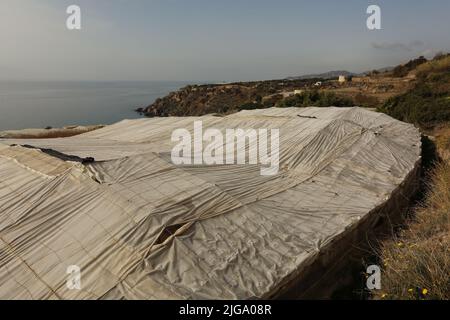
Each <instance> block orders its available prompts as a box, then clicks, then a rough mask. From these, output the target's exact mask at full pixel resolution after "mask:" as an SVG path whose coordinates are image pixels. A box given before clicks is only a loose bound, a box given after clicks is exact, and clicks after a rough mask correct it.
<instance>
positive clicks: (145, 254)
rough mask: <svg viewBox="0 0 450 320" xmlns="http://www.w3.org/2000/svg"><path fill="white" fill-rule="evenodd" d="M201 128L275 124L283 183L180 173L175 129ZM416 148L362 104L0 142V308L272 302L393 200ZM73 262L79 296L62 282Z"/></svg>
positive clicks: (239, 174) (396, 126) (243, 173)
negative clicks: (54, 302) (41, 302)
mask: <svg viewBox="0 0 450 320" xmlns="http://www.w3.org/2000/svg"><path fill="white" fill-rule="evenodd" d="M299 115H300V116H299ZM196 120H201V121H203V126H204V127H205V128H208V127H213V128H217V129H223V130H224V129H227V128H244V129H245V128H248V129H250V128H254V129H258V128H268V129H270V128H279V129H280V170H279V173H278V174H277V175H275V176H268V177H264V176H261V175H260V170H259V167H258V165H217V166H183V167H177V166H175V165H173V164H172V163H171V161H170V151H171V149H172V147H173V146H174V143H173V142H171V134H172V132H173V130H174V129H177V128H186V129H188V130H191V131H192V129H193V122H194V121H196ZM25 145H29V146H33V147H35V148H42V149H52V150H55V151H57V152H60V153H63V154H65V155H70V156H77V157H81V158H86V157H93V158H95V162H93V163H89V164H81V163H79V162H71V161H64V160H61V159H60V158H58V157H55V156H54V155H51V154H47V153H44V152H42V151H40V150H37V149H31V148H29V147H24V146H25ZM420 149H421V142H420V133H419V131H418V130H417V129H416V128H414V127H413V126H412V125H409V124H405V123H402V122H399V121H397V120H394V119H392V118H390V117H388V116H386V115H384V114H381V113H375V112H371V111H368V110H365V109H361V108H303V109H298V108H288V109H278V108H272V109H264V110H253V111H242V112H239V113H237V114H232V115H229V116H225V117H215V116H204V117H184V118H153V119H140V120H125V121H122V122H119V123H117V124H114V125H111V126H108V127H105V128H103V129H99V130H96V131H93V132H89V133H86V134H82V135H79V136H75V137H70V138H60V139H44V140H0V298H3V299H5V298H6V299H19V298H21V299H99V298H104V299H177V298H179V299H210V298H212V299H237V298H238V299H247V298H260V297H266V296H267V295H268V294H269V293H271V292H274V291H276V290H277V288H278V287H279V286H280V284H281V283H282V282H283V280H284V279H286V278H287V277H289V276H291V275H292V274H296V273H298V272H300V271H301V270H302V268H303V267H304V265H305V264H306V263H310V262H311V260H314V258H315V257H316V256H317V253H318V252H319V251H320V250H321V248H323V246H325V245H326V244H328V243H330V241H332V240H333V239H335V238H336V237H338V236H339V235H342V234H343V233H345V232H346V230H347V229H348V228H350V227H355V225H356V226H357V224H358V223H359V221H360V219H361V218H363V217H365V216H366V215H368V214H370V212H371V211H372V210H373V209H374V208H375V207H377V206H380V205H382V204H383V203H384V202H386V201H387V200H388V199H389V197H390V195H391V194H392V192H393V191H394V190H395V189H396V188H398V187H399V185H400V184H401V183H402V182H403V181H404V180H405V178H406V177H407V175H408V174H410V173H411V172H412V171H413V170H414V168H415V166H416V164H417V163H418V162H419V160H420ZM71 265H76V266H79V267H80V269H81V290H70V289H69V288H68V287H67V286H66V282H67V279H68V277H69V275H68V274H67V273H66V271H67V268H68V267H69V266H71Z"/></svg>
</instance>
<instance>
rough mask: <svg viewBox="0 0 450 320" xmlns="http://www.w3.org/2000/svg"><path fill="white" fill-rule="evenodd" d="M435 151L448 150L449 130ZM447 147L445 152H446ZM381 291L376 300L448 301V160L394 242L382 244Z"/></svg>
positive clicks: (438, 168) (445, 129)
mask: <svg viewBox="0 0 450 320" xmlns="http://www.w3.org/2000/svg"><path fill="white" fill-rule="evenodd" d="M437 132H438V135H437V138H436V144H437V146H438V148H440V149H441V151H442V148H444V149H445V150H444V151H446V152H447V151H449V150H450V127H449V126H446V127H443V128H440V129H439V130H438V131H437ZM447 148H448V149H447ZM379 255H380V259H382V261H383V264H384V266H383V273H382V290H381V291H380V292H379V293H377V294H376V295H375V298H376V299H439V300H441V299H445V300H448V299H450V160H449V159H447V160H444V161H442V163H440V164H438V165H437V166H436V168H435V169H434V171H433V173H432V175H431V178H430V182H429V185H428V193H427V196H426V198H425V200H424V203H423V204H422V205H421V206H419V207H418V208H417V209H416V212H415V214H414V217H413V218H412V219H411V221H410V222H409V223H408V224H407V228H406V229H404V230H403V231H402V232H401V233H400V234H399V235H397V236H395V237H394V239H391V240H388V241H386V242H384V243H382V246H381V249H380V254H379Z"/></svg>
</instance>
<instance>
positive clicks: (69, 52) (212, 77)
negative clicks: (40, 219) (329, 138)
mask: <svg viewBox="0 0 450 320" xmlns="http://www.w3.org/2000/svg"><path fill="white" fill-rule="evenodd" d="M71 4H77V5H79V6H80V7H81V10H82V30H80V31H69V30H67V29H66V19H67V16H68V15H67V14H66V8H67V7H68V6H69V5H71ZM369 4H377V5H379V6H380V7H381V10H382V30H378V31H369V30H368V29H367V27H366V19H367V16H368V15H367V14H366V9H367V7H368V5H369ZM449 30H450V1H448V0H428V1H419V0H417V1H414V0H395V1H392V0H390V1H365V0H346V1H336V0H329V1H320V0H315V1H312V0H311V1H300V0H296V1H284V0H277V1H273V0H271V1H265V0H258V1H256V0H254V1H250V0H239V1H238V0H227V1H223V0H220V1H219V0H161V1H159V0H146V1H144V0H69V1H66V0H0V79H3V80H23V79H30V80H188V81H234V80H254V79H273V78H283V77H287V76H293V75H300V74H306V73H316V72H323V71H329V70H340V69H346V70H349V71H356V72H361V71H366V70H370V69H373V68H380V67H385V66H390V65H395V64H398V63H400V62H402V61H405V60H407V59H409V58H412V57H416V56H418V55H420V54H426V55H432V54H434V53H435V52H437V51H450V32H449Z"/></svg>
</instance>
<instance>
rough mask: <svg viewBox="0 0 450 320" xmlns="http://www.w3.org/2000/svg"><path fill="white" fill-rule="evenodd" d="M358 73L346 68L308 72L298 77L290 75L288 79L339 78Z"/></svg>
mask: <svg viewBox="0 0 450 320" xmlns="http://www.w3.org/2000/svg"><path fill="white" fill-rule="evenodd" d="M355 75H357V74H356V73H353V72H349V71H344V70H338V71H328V72H324V73H317V74H306V75H303V76H297V77H288V78H286V79H287V80H304V79H315V78H321V79H333V78H338V77H339V76H346V77H347V76H355Z"/></svg>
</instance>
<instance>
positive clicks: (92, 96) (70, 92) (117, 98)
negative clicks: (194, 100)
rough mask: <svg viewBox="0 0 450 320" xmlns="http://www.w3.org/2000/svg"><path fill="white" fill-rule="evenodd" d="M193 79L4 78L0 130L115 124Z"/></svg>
mask: <svg viewBox="0 0 450 320" xmlns="http://www.w3.org/2000/svg"><path fill="white" fill-rule="evenodd" d="M188 84H189V82H169V81H121V82H119V81H116V82H92V81H78V82H75V81H58V82H56V81H51V82H49V81H0V131H4V130H14V129H27V128H46V127H53V128H59V127H63V126H69V125H94V124H112V123H115V122H117V121H120V120H123V119H135V118H139V117H142V116H141V115H139V114H138V113H136V112H135V111H134V110H135V109H136V108H138V107H146V106H148V105H150V104H152V103H153V102H154V101H155V100H156V99H157V98H159V97H163V96H165V95H167V94H168V93H170V92H172V91H176V90H178V89H180V88H182V87H184V86H186V85H188Z"/></svg>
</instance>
